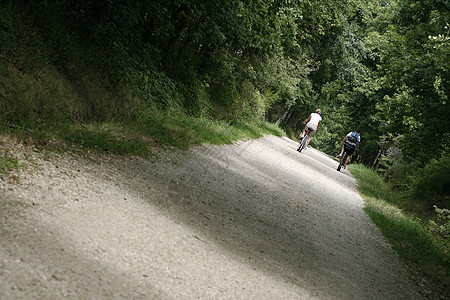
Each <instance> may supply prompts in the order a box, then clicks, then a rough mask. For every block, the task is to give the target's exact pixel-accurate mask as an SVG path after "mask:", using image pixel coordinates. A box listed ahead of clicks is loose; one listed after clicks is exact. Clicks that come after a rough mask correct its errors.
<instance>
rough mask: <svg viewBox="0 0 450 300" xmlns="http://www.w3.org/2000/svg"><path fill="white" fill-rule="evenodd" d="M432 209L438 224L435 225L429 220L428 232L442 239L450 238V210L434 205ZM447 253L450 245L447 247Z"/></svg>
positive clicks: (449, 250)
mask: <svg viewBox="0 0 450 300" xmlns="http://www.w3.org/2000/svg"><path fill="white" fill-rule="evenodd" d="M433 207H434V211H435V212H436V214H437V220H438V222H439V223H440V224H438V223H436V222H435V221H434V220H430V221H429V223H428V228H429V230H431V231H432V232H434V233H436V234H439V235H441V236H442V237H443V238H444V239H448V238H450V209H446V208H439V207H437V206H436V205H434V206H433ZM447 244H448V243H447ZM447 251H448V252H450V245H447Z"/></svg>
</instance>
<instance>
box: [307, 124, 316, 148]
mask: <svg viewBox="0 0 450 300" xmlns="http://www.w3.org/2000/svg"><path fill="white" fill-rule="evenodd" d="M315 132H316V131H315V130H312V129H311V128H308V135H309V139H308V142H307V143H306V147H308V145H309V143H310V142H311V139H312V137H313V135H314V133H315Z"/></svg>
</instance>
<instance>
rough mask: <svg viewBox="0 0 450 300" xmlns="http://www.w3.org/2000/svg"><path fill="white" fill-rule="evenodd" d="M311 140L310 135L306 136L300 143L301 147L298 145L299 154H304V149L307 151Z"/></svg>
mask: <svg viewBox="0 0 450 300" xmlns="http://www.w3.org/2000/svg"><path fill="white" fill-rule="evenodd" d="M308 139H309V135H307V134H306V135H305V136H304V137H303V139H302V141H301V142H300V145H298V148H297V151H298V152H302V150H303V149H305V146H306V143H307V141H308Z"/></svg>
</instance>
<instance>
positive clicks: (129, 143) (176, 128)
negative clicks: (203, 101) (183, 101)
mask: <svg viewBox="0 0 450 300" xmlns="http://www.w3.org/2000/svg"><path fill="white" fill-rule="evenodd" d="M0 134H3V135H9V136H12V137H14V139H17V140H19V141H27V142H29V143H32V144H33V145H35V146H36V147H38V148H41V149H45V150H49V151H58V152H64V151H75V150H76V151H102V152H107V153H113V154H119V155H137V156H142V157H149V156H152V155H153V153H152V149H155V148H161V147H162V148H164V147H176V148H179V149H187V148H189V147H190V146H192V145H199V144H202V143H209V144H229V143H232V142H233V141H236V140H239V139H245V138H259V137H261V136H262V135H263V134H273V135H277V136H283V135H284V133H283V131H282V130H281V129H279V128H278V127H277V126H276V125H273V124H270V123H260V124H250V123H244V122H226V121H217V120H210V119H205V118H193V117H190V116H186V115H181V114H177V115H168V114H166V115H158V116H152V117H149V118H148V119H147V120H144V121H142V120H141V121H133V122H125V123H114V122H102V123H89V124H83V123H76V122H72V121H61V122H56V121H55V122H52V123H51V124H49V123H47V124H41V125H40V126H34V127H33V128H29V127H28V128H22V127H16V126H0ZM5 147H7V146H5ZM3 152H5V151H3ZM17 163H18V162H16V161H15V160H13V159H11V158H9V157H7V156H1V157H0V171H1V172H2V173H6V172H7V171H8V170H9V169H11V168H14V167H15V164H17Z"/></svg>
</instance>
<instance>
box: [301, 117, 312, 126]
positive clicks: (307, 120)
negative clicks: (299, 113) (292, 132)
mask: <svg viewBox="0 0 450 300" xmlns="http://www.w3.org/2000/svg"><path fill="white" fill-rule="evenodd" d="M309 120H311V115H309V116H308V118H307V119H306V120H305V121H303V125H305V124H306V123H307V122H309Z"/></svg>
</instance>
